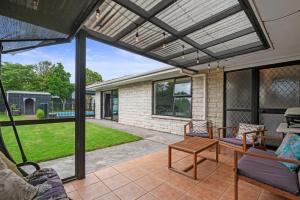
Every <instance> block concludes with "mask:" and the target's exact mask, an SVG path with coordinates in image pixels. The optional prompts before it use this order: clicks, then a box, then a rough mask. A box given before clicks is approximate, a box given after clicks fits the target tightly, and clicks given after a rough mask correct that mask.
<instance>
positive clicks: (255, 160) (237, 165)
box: [234, 147, 300, 200]
mask: <svg viewBox="0 0 300 200" xmlns="http://www.w3.org/2000/svg"><path fill="white" fill-rule="evenodd" d="M238 154H242V155H244V156H242V158H241V159H240V160H239V161H238V157H239V155H238ZM281 162H285V163H292V164H296V165H298V166H300V161H299V160H292V159H284V158H281V157H276V155H275V153H273V152H269V151H263V150H260V149H256V148H252V147H251V148H250V149H249V150H248V151H247V152H244V151H242V150H238V149H236V150H235V152H234V169H235V170H234V171H235V176H234V199H235V200H237V199H238V183H239V180H243V181H246V182H248V183H251V184H253V185H256V186H259V187H261V188H263V189H265V190H268V191H270V192H273V193H274V194H277V195H279V196H282V197H284V198H288V199H294V200H299V199H300V196H299V195H300V183H299V181H300V171H299V170H298V172H297V171H291V170H290V169H289V168H288V167H287V166H285V165H283V164H282V163H281ZM241 199H242V198H241Z"/></svg>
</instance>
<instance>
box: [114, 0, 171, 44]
mask: <svg viewBox="0 0 300 200" xmlns="http://www.w3.org/2000/svg"><path fill="white" fill-rule="evenodd" d="M173 3H175V1H174V0H164V1H161V2H159V3H158V4H156V5H155V6H154V7H153V8H151V9H150V10H149V11H148V13H147V17H146V18H139V19H137V20H136V21H135V22H133V23H131V24H130V25H129V26H127V27H126V28H125V29H123V30H122V31H121V32H120V33H118V34H117V35H116V36H115V37H114V39H115V41H118V40H120V39H121V38H123V37H124V36H126V35H127V34H129V33H130V32H132V31H133V30H134V29H136V28H137V27H138V26H140V25H142V24H143V23H145V22H147V20H150V19H151V18H152V17H155V15H157V14H158V13H159V12H161V11H163V10H164V9H166V8H167V7H169V6H170V5H172V4H173Z"/></svg>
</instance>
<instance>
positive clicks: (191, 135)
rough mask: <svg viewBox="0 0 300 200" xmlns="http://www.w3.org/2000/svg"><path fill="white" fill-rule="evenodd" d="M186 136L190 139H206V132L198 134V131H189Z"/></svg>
mask: <svg viewBox="0 0 300 200" xmlns="http://www.w3.org/2000/svg"><path fill="white" fill-rule="evenodd" d="M186 135H187V136H190V137H204V138H208V133H207V131H206V133H203V132H198V131H194V130H191V131H190V132H188V133H187V134H186Z"/></svg>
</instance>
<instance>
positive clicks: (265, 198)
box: [259, 191, 286, 200]
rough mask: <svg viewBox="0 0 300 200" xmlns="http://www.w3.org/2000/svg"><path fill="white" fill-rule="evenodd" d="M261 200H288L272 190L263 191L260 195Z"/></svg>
mask: <svg viewBox="0 0 300 200" xmlns="http://www.w3.org/2000/svg"><path fill="white" fill-rule="evenodd" d="M259 200H286V198H283V197H280V196H277V195H275V194H273V193H271V192H268V191H263V192H262V194H261V195H260V196H259Z"/></svg>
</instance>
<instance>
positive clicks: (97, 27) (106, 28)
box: [85, 0, 139, 37]
mask: <svg viewBox="0 0 300 200" xmlns="http://www.w3.org/2000/svg"><path fill="white" fill-rule="evenodd" d="M99 11H100V17H98V18H99V19H97V17H96V13H94V14H93V15H92V16H91V17H90V19H89V20H88V21H87V22H86V24H85V25H86V26H87V27H88V28H89V29H91V30H94V31H97V32H99V33H102V34H104V35H107V36H109V37H114V36H115V35H117V34H118V33H119V32H121V31H122V30H123V29H124V28H126V27H127V26H128V25H129V24H131V23H133V22H134V21H135V20H137V19H138V18H139V16H137V15H136V14H134V13H133V12H131V11H129V10H127V9H126V8H124V7H122V6H120V5H119V4H116V3H115V2H113V1H112V0H106V1H105V2H104V3H103V4H102V5H101V6H100V7H99Z"/></svg>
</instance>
